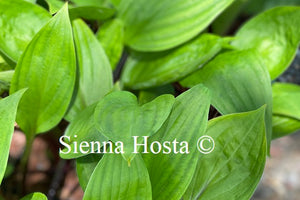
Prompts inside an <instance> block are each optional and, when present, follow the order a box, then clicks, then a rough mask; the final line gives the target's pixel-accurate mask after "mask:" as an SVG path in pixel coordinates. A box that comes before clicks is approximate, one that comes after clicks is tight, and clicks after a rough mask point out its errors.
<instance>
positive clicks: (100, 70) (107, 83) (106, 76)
mask: <svg viewBox="0 0 300 200" xmlns="http://www.w3.org/2000/svg"><path fill="white" fill-rule="evenodd" d="M73 33H74V40H75V47H76V56H77V62H78V63H77V65H78V74H79V84H78V91H77V93H76V97H75V102H74V104H73V105H72V107H71V108H70V110H69V111H68V114H67V116H66V118H67V119H68V120H70V121H72V120H73V119H74V117H75V116H76V115H77V114H78V112H80V111H81V110H83V109H84V108H86V107H87V106H89V105H92V104H93V103H95V102H97V101H99V100H100V99H101V98H102V97H103V96H104V95H106V94H107V93H108V92H110V91H111V89H112V87H113V81H112V71H111V67H110V64H109V61H108V59H107V57H106V55H105V52H104V50H103V48H102V46H101V44H100V43H99V41H98V40H97V38H96V37H95V35H94V34H93V32H92V31H91V30H90V28H89V27H88V26H87V25H86V24H85V23H84V22H83V21H82V20H80V19H78V20H75V21H73Z"/></svg>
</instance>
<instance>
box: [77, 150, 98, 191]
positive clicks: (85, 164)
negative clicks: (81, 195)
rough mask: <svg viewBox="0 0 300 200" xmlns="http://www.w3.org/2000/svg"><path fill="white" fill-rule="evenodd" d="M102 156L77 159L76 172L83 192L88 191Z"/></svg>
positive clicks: (95, 155)
mask: <svg viewBox="0 0 300 200" xmlns="http://www.w3.org/2000/svg"><path fill="white" fill-rule="evenodd" d="M102 156H103V154H90V155H87V156H84V157H80V158H77V159H76V172H77V176H78V180H79V183H80V186H81V187H82V189H83V190H85V189H86V186H87V184H88V182H89V180H90V177H91V175H92V173H93V172H94V169H95V168H96V166H97V164H98V163H99V161H100V160H101V158H102Z"/></svg>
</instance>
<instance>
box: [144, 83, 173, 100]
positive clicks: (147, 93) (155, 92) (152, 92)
mask: <svg viewBox="0 0 300 200" xmlns="http://www.w3.org/2000/svg"><path fill="white" fill-rule="evenodd" d="M163 94H173V95H175V90H174V88H173V86H172V85H171V84H168V85H163V86H160V87H156V88H151V89H147V90H142V91H140V92H139V103H140V104H145V103H148V102H150V101H152V100H154V99H155V98H156V97H158V96H160V95H163Z"/></svg>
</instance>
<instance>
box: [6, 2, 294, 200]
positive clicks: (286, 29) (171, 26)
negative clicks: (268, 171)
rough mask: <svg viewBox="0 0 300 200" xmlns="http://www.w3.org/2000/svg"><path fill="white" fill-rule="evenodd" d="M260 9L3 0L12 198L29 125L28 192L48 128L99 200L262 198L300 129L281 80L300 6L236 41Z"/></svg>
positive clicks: (279, 11) (255, 25)
mask: <svg viewBox="0 0 300 200" xmlns="http://www.w3.org/2000/svg"><path fill="white" fill-rule="evenodd" d="M255 2H256V1H255ZM264 2H265V1H264ZM270 2H271V1H270ZM256 3H257V2H256ZM295 4H297V3H295ZM250 5H252V6H249V2H248V4H247V3H246V2H245V1H238V0H236V1H233V0H222V1H215V0H194V1H192V0H172V1H171V0H164V1H161V0H151V1H146V0H138V1H134V0H98V1H96V0H73V1H71V2H69V3H66V2H63V1H60V0H45V1H37V2H36V1H35V0H27V1H25V0H0V54H1V60H0V61H1V65H0V92H1V96H2V97H3V99H1V100H0V130H1V133H0V134H1V135H0V136H1V140H0V150H1V152H2V153H1V155H0V160H1V163H0V180H2V179H3V178H4V179H3V180H2V184H1V188H2V187H3V185H5V184H6V179H5V178H6V176H7V175H5V171H6V167H7V162H8V157H9V148H10V143H11V139H12V134H13V130H14V126H15V122H16V123H17V125H18V126H19V127H20V129H21V130H22V131H23V132H24V134H25V135H26V148H25V151H24V153H23V156H22V158H21V161H20V162H19V164H18V166H15V169H14V172H15V173H21V174H23V175H24V177H23V180H22V181H23V183H24V179H26V176H25V173H26V166H27V161H28V158H29V155H30V151H31V147H32V143H33V140H34V138H35V137H36V136H37V135H38V134H43V133H46V132H47V133H48V134H52V133H53V137H54V138H56V139H57V141H58V142H59V143H60V145H61V146H60V147H59V149H58V152H59V155H60V157H61V159H73V160H74V161H75V163H76V170H77V176H78V179H79V182H80V186H81V188H82V189H83V191H84V195H83V199H85V200H97V199H101V200H105V199H110V200H118V199H126V200H127V199H128V200H133V199H136V200H143V199H145V200H146V199H147V200H148V199H149V200H150V199H154V200H159V199H161V200H165V199H170V200H180V199H204V200H206V199H238V200H240V199H250V198H251V196H252V195H253V193H254V191H255V189H256V187H257V185H258V183H259V181H260V179H261V176H262V173H263V170H264V166H265V162H266V157H268V156H271V155H270V144H271V142H272V140H273V139H275V138H278V137H282V136H285V135H288V134H290V133H293V132H295V131H297V130H299V129H300V106H299V103H298V99H299V97H300V87H299V86H298V85H296V84H291V83H279V82H276V81H275V80H276V78H277V77H279V76H280V75H281V74H282V73H283V72H284V71H285V70H286V69H287V68H288V67H289V66H290V64H291V62H292V61H293V59H294V57H295V55H296V51H297V49H298V46H299V42H300V21H299V19H300V7H298V6H281V7H274V8H272V9H269V10H267V11H264V12H261V13H260V14H257V15H256V16H254V17H252V18H251V19H250V20H248V21H247V22H245V23H239V24H238V25H239V27H238V28H237V30H236V31H235V32H232V33H231V32H230V31H229V30H230V24H231V23H233V22H234V21H238V20H237V19H236V18H235V16H238V13H240V12H242V9H245V7H247V6H249V8H252V11H251V9H250V10H249V12H248V14H249V13H251V12H252V13H253V9H254V8H253V4H251V3H250ZM254 10H255V9H254ZM256 10H257V9H256ZM230 13H232V15H230ZM57 132H58V134H59V136H58V137H57ZM23 189H24V188H23ZM36 192H38V191H36ZM17 193H18V195H19V198H21V197H22V196H24V195H25V194H27V192H26V191H24V190H23V191H22V189H21V190H17ZM4 196H5V195H4ZM23 199H47V198H46V196H45V195H44V194H41V193H32V194H28V195H27V196H25V197H24V198H23Z"/></svg>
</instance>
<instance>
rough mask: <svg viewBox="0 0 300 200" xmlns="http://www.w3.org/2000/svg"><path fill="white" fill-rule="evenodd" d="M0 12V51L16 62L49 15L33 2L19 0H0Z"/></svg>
mask: <svg viewBox="0 0 300 200" xmlns="http://www.w3.org/2000/svg"><path fill="white" fill-rule="evenodd" d="M0 13H1V15H0V21H1V22H2V23H0V51H1V53H2V54H4V55H5V57H6V59H8V60H9V61H11V62H15V63H16V62H17V61H18V59H19V57H20V56H21V54H22V53H23V51H24V50H25V48H26V46H27V45H28V43H29V42H30V41H31V39H32V38H33V36H34V35H35V34H36V33H37V32H38V31H39V30H40V29H41V28H42V27H43V26H44V25H45V24H46V23H47V21H49V19H50V18H51V15H50V14H49V13H48V12H47V11H46V10H44V9H43V8H41V7H39V6H37V5H35V4H32V3H29V2H26V1H20V0H0Z"/></svg>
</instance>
